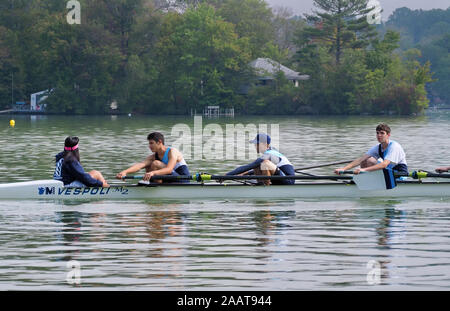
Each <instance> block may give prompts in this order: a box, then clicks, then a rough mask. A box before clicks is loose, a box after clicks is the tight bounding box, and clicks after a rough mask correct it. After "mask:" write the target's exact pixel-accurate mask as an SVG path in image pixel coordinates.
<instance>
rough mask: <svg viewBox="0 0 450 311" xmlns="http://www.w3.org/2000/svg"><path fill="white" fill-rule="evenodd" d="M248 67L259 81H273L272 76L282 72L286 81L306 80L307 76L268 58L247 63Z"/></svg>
mask: <svg viewBox="0 0 450 311" xmlns="http://www.w3.org/2000/svg"><path fill="white" fill-rule="evenodd" d="M249 66H251V67H252V68H254V69H255V72H256V74H257V75H258V76H259V78H260V79H265V80H268V79H273V76H274V75H275V74H276V73H277V72H278V71H282V72H283V73H284V75H285V76H286V78H287V79H289V80H307V79H309V76H308V75H302V74H300V73H299V72H296V71H294V70H292V69H289V68H288V67H286V66H283V65H282V64H280V63H278V62H276V61H274V60H272V59H270V58H257V59H255V60H254V61H252V62H250V63H249Z"/></svg>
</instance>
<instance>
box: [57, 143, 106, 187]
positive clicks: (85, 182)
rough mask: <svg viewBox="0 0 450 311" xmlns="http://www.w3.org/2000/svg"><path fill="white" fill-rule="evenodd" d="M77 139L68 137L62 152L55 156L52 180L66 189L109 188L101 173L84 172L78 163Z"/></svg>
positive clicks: (95, 171) (94, 171) (93, 171)
mask: <svg viewBox="0 0 450 311" xmlns="http://www.w3.org/2000/svg"><path fill="white" fill-rule="evenodd" d="M78 146H79V138H78V137H76V136H68V137H67V138H66V139H65V141H64V151H62V152H60V153H58V154H57V155H56V156H55V162H56V165H55V172H54V173H53V179H55V180H59V181H62V182H63V183H64V186H66V187H109V184H108V183H107V181H106V180H105V178H104V177H103V175H102V173H100V172H99V171H97V170H92V171H90V172H85V171H84V169H83V166H82V165H81V163H80V151H79V147H78Z"/></svg>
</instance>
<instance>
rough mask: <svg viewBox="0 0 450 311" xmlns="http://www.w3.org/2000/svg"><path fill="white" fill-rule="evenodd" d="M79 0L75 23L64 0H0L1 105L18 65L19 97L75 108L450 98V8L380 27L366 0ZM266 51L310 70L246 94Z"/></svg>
mask: <svg viewBox="0 0 450 311" xmlns="http://www.w3.org/2000/svg"><path fill="white" fill-rule="evenodd" d="M79 1H80V3H81V24H80V25H77V24H74V25H70V24H68V23H67V20H66V14H67V13H68V10H67V8H66V1H60V0H14V1H0V108H1V109H4V108H7V107H9V106H10V104H11V84H12V78H13V77H14V100H15V101H24V100H27V101H28V100H29V96H30V94H32V93H35V92H38V91H42V90H46V89H53V90H54V91H53V92H52V94H51V95H50V96H49V98H48V99H47V109H48V111H49V112H52V113H67V114H103V113H109V112H110V105H111V103H112V102H117V104H118V107H119V109H118V112H122V113H128V112H135V113H150V114H187V113H189V112H190V111H191V109H195V110H197V111H201V110H202V109H203V107H205V106H207V105H221V106H222V107H223V108H225V107H231V106H233V107H234V108H236V109H237V110H238V111H240V112H242V113H256V114H301V113H308V114H319V113H321V114H323V113H326V114H362V113H372V114H373V113H396V114H410V113H420V112H421V111H423V109H424V108H425V107H427V105H428V99H427V96H428V94H427V91H428V92H431V95H432V97H433V98H442V99H443V100H445V99H446V98H447V99H450V93H449V92H450V89H449V88H448V85H449V83H450V76H449V69H448V68H450V57H449V54H450V53H449V52H450V44H449V42H450V35H449V33H448V31H445V30H443V28H446V29H448V23H449V22H448V21H449V19H448V12H449V10H447V11H443V10H432V11H425V12H423V11H420V12H419V11H417V12H416V11H411V10H409V9H399V10H397V11H396V12H394V14H393V17H392V18H391V20H390V22H389V23H387V24H388V25H389V27H391V28H393V29H394V30H391V29H388V28H386V27H384V26H383V27H381V28H380V29H381V33H382V34H383V35H378V36H377V35H376V33H375V28H374V27H373V26H371V25H369V24H368V23H367V20H366V17H365V14H367V12H368V9H367V8H366V4H367V0H315V4H316V7H317V9H318V11H317V12H315V14H314V15H311V16H308V17H307V19H302V18H299V17H293V16H292V12H290V11H289V10H287V9H283V8H278V9H275V10H272V9H271V8H270V7H269V5H268V4H267V2H265V1H264V0H187V1H185V0H176V1H170V2H168V1H165V0H79ZM408 44H409V46H407V45H408ZM399 46H400V48H404V49H403V53H400V52H399V51H398V47H399ZM405 46H407V47H408V49H409V48H413V47H414V48H416V49H418V50H409V51H406V50H407V48H405ZM419 51H420V52H421V53H419ZM260 57H267V58H270V59H273V60H275V61H277V62H279V63H281V64H283V65H286V66H288V67H290V68H293V69H295V70H296V71H299V72H300V73H301V74H307V75H309V76H310V79H309V80H305V81H298V82H299V85H298V87H295V86H294V84H293V82H292V81H290V80H288V79H287V78H286V77H285V76H284V75H283V74H282V72H279V73H276V74H275V76H274V77H273V80H271V81H272V82H269V84H268V85H265V86H262V85H258V84H257V83H256V85H254V86H253V87H250V88H249V93H248V95H243V94H242V93H241V90H242V89H243V86H244V85H251V84H255V81H258V77H257V76H255V73H254V72H252V70H251V68H250V67H249V66H248V64H249V63H250V62H251V61H252V60H254V59H256V58H260ZM427 60H429V61H430V62H427ZM431 71H433V72H435V77H436V78H437V79H436V80H437V81H436V82H433V84H431V83H430V82H432V81H434V80H432V79H431V75H432V74H431ZM430 84H431V86H430ZM446 94H447V95H446Z"/></svg>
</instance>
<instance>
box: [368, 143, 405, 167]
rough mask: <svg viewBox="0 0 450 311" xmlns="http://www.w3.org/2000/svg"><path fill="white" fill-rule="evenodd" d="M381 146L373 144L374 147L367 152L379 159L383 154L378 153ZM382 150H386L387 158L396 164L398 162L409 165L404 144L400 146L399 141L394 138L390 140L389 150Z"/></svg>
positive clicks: (385, 157)
mask: <svg viewBox="0 0 450 311" xmlns="http://www.w3.org/2000/svg"><path fill="white" fill-rule="evenodd" d="M379 146H380V144H377V145H375V146H373V147H372V148H370V149H369V151H367V153H366V154H367V155H369V156H371V157H374V158H375V159H377V160H378V159H379V158H381V155H380V154H379V153H378V149H379ZM381 152H384V154H385V156H384V159H385V160H389V161H391V162H392V163H394V164H396V165H397V164H405V165H407V163H406V154H405V151H403V148H402V146H400V144H399V143H398V142H396V141H394V140H391V141H389V145H388V147H387V150H383V149H382V150H381Z"/></svg>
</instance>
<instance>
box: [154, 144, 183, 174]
mask: <svg viewBox="0 0 450 311" xmlns="http://www.w3.org/2000/svg"><path fill="white" fill-rule="evenodd" d="M177 158H178V152H177V151H176V150H174V149H173V148H172V149H170V151H169V162H167V165H166V167H164V168H161V169H159V170H156V171H153V175H169V174H172V171H173V169H174V168H175V165H176V164H177Z"/></svg>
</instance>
